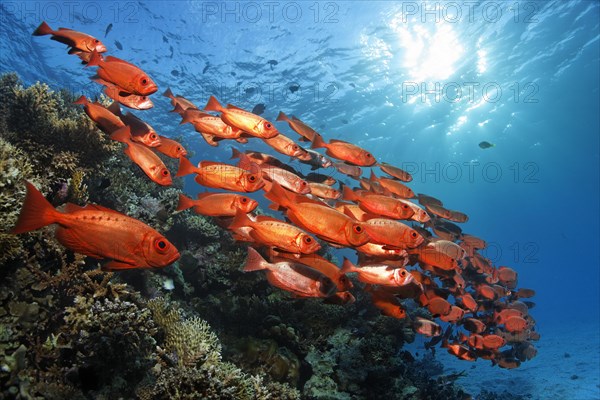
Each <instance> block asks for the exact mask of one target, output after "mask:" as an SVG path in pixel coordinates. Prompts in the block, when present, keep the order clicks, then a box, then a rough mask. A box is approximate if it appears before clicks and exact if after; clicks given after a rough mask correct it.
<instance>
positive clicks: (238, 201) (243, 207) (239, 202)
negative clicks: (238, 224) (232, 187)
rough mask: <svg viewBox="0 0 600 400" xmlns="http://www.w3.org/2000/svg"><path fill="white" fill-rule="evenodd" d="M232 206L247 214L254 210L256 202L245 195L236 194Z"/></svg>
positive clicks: (256, 205)
mask: <svg viewBox="0 0 600 400" xmlns="http://www.w3.org/2000/svg"><path fill="white" fill-rule="evenodd" d="M234 207H235V208H237V209H238V210H240V211H242V212H244V213H246V214H248V213H249V212H252V211H254V209H255V208H256V207H258V202H257V201H256V200H253V199H251V198H250V197H246V196H236V198H235V200H234Z"/></svg>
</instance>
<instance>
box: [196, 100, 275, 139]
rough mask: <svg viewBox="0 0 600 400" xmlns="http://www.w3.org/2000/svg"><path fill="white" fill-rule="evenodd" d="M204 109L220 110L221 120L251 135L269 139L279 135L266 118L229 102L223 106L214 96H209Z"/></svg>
mask: <svg viewBox="0 0 600 400" xmlns="http://www.w3.org/2000/svg"><path fill="white" fill-rule="evenodd" d="M204 109H205V110H206V111H216V112H220V113H221V119H222V120H223V122H225V123H226V124H227V125H231V126H233V127H235V128H238V129H241V130H243V131H244V132H246V133H248V134H250V135H252V136H256V137H259V138H263V139H269V138H272V137H275V136H277V135H279V131H278V130H277V128H275V126H274V125H273V124H272V123H270V122H269V121H267V120H266V119H264V118H262V117H260V116H258V115H256V114H252V113H251V112H248V111H246V110H244V109H241V108H239V107H235V106H232V105H231V104H228V105H227V107H223V106H222V105H221V104H220V103H219V101H218V100H217V99H216V98H215V96H210V99H209V100H208V103H207V104H206V107H204Z"/></svg>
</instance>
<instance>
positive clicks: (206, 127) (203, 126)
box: [181, 108, 248, 146]
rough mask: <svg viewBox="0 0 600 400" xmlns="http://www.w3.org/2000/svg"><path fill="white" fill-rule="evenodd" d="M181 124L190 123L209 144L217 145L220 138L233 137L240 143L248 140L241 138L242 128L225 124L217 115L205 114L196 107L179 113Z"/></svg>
mask: <svg viewBox="0 0 600 400" xmlns="http://www.w3.org/2000/svg"><path fill="white" fill-rule="evenodd" d="M181 117H182V119H181V124H187V123H191V124H192V125H194V129H195V130H196V132H198V133H200V134H201V135H202V137H203V138H204V140H206V143H208V144H209V145H211V146H218V145H219V143H218V142H219V141H220V140H224V139H233V140H236V141H238V142H240V143H245V142H247V141H248V140H247V139H245V138H242V137H241V136H242V134H243V133H244V131H243V130H241V129H239V128H235V127H232V126H230V125H227V124H226V123H225V122H223V120H222V119H221V118H219V117H215V116H214V115H210V114H207V113H205V112H203V111H200V110H196V109H192V108H190V109H187V110H185V111H184V112H183V113H182V114H181Z"/></svg>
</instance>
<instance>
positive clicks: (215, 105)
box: [204, 96, 223, 112]
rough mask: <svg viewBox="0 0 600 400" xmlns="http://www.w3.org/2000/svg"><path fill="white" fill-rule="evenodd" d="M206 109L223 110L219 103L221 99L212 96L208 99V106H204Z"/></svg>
mask: <svg viewBox="0 0 600 400" xmlns="http://www.w3.org/2000/svg"><path fill="white" fill-rule="evenodd" d="M204 109H205V110H206V111H218V112H221V111H223V106H222V105H221V103H219V100H217V98H216V97H215V96H210V98H209V99H208V103H206V107H204Z"/></svg>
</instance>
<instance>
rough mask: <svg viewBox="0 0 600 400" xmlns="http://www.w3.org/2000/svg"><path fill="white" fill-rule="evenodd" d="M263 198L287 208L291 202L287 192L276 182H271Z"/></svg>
mask: <svg viewBox="0 0 600 400" xmlns="http://www.w3.org/2000/svg"><path fill="white" fill-rule="evenodd" d="M265 198H267V199H268V200H271V201H272V202H273V203H277V204H279V205H280V206H282V207H284V208H287V207H288V206H289V205H290V204H291V203H292V200H291V199H290V196H289V195H288V193H287V192H286V191H285V189H284V188H282V187H281V185H280V184H279V183H277V182H273V185H272V186H271V190H269V191H268V192H266V193H265Z"/></svg>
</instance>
